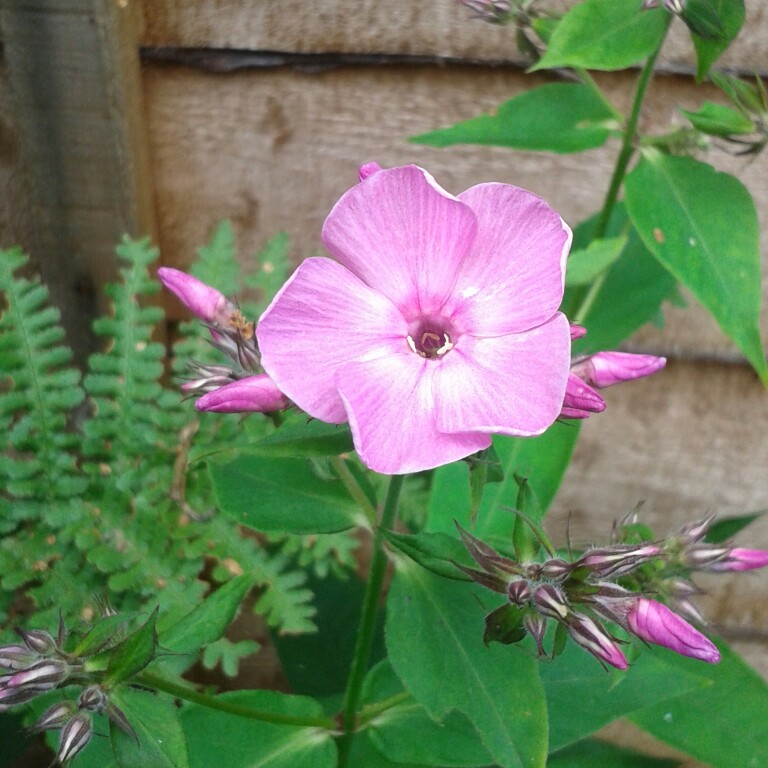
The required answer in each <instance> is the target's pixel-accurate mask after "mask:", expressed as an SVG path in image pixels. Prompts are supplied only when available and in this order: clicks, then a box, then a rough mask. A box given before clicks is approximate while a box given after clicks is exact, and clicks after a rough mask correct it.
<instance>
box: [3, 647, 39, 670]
mask: <svg viewBox="0 0 768 768" xmlns="http://www.w3.org/2000/svg"><path fill="white" fill-rule="evenodd" d="M38 658H39V656H38V655H37V654H36V653H32V651H30V650H29V647H28V646H26V645H5V646H3V647H2V648H0V670H3V669H6V670H8V671H10V672H17V671H18V670H20V669H26V668H27V667H28V666H29V665H30V664H31V663H32V662H33V661H36V660H37V659H38Z"/></svg>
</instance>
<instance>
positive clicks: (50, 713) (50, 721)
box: [28, 701, 77, 733]
mask: <svg viewBox="0 0 768 768" xmlns="http://www.w3.org/2000/svg"><path fill="white" fill-rule="evenodd" d="M76 711H77V704H75V702H74V701H61V702H59V703H58V704H54V705H53V706H52V707H49V708H48V709H46V710H45V712H44V713H43V714H42V715H41V716H40V717H39V719H38V720H37V721H36V722H35V724H34V725H31V726H30V727H29V729H28V731H29V733H40V732H41V731H58V730H59V728H63V727H64V726H65V725H66V724H67V722H68V721H69V719H70V718H71V717H72V716H73V715H74V714H75V712H76Z"/></svg>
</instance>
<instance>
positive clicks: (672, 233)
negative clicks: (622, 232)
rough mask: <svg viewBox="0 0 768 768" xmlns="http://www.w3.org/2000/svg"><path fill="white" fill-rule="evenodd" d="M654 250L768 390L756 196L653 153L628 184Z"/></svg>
mask: <svg viewBox="0 0 768 768" xmlns="http://www.w3.org/2000/svg"><path fill="white" fill-rule="evenodd" d="M625 186H626V203H627V210H628V211H629V215H630V217H631V218H632V221H633V223H634V224H635V226H636V227H637V230H638V232H639V233H640V236H641V237H642V238H643V242H644V243H645V245H646V247H647V248H648V249H649V250H650V251H651V253H653V255H654V256H655V257H656V258H657V259H658V260H659V261H660V262H661V263H662V264H663V265H664V266H665V267H666V268H667V269H668V270H669V271H670V272H671V273H672V274H673V275H674V276H675V277H676V278H677V279H678V280H679V281H680V282H681V283H683V284H684V285H686V286H687V287H688V288H689V289H690V290H691V292H692V293H693V294H694V295H695V296H696V298H697V299H698V300H699V301H700V302H701V303H702V304H703V305H704V306H705V307H706V308H707V309H708V310H709V311H710V312H711V313H712V316H713V317H714V318H715V320H717V322H718V324H719V325H720V328H722V330H723V332H724V333H725V334H726V335H728V336H729V337H730V338H731V339H732V340H733V341H734V342H735V343H736V345H737V346H738V347H739V349H741V351H742V352H743V353H744V355H745V356H746V357H747V359H748V360H749V362H750V363H751V364H752V366H753V367H754V368H755V370H756V371H757V373H758V374H759V376H760V378H761V379H762V380H763V382H764V383H765V384H767V385H768V365H766V361H765V352H764V350H763V345H762V341H761V340H760V329H759V316H760V302H761V298H762V297H761V289H760V284H761V273H760V247H759V226H758V221H757V213H756V211H755V204H754V202H753V200H752V196H751V195H750V194H749V192H748V191H747V189H746V188H745V187H744V185H743V184H742V183H741V182H740V181H739V180H738V179H736V178H735V177H733V176H731V175H729V174H727V173H718V172H717V171H715V169H714V168H712V166H710V165H707V164H706V163H702V162H699V161H698V160H693V159H692V158H690V157H670V156H668V155H662V154H661V153H659V152H657V151H655V150H648V151H646V153H645V155H644V157H643V159H642V160H641V161H640V163H639V164H638V166H637V167H636V168H635V169H634V170H633V171H632V172H631V173H630V174H629V175H628V176H627V179H626V185H625Z"/></svg>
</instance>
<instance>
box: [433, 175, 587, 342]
mask: <svg viewBox="0 0 768 768" xmlns="http://www.w3.org/2000/svg"><path fill="white" fill-rule="evenodd" d="M459 200H461V201H462V202H463V203H466V204H467V205H468V206H470V207H471V208H472V210H473V211H474V212H475V214H476V215H477V219H478V232H477V237H476V239H475V243H474V246H473V247H472V252H471V254H470V255H469V256H468V257H467V258H466V259H465V260H464V262H463V263H462V265H461V271H460V273H459V276H458V278H457V281H456V285H455V287H454V292H453V298H452V300H451V302H450V303H449V306H447V307H446V308H445V310H444V312H447V313H449V314H451V315H452V316H453V319H454V321H455V323H456V324H457V326H458V327H462V328H463V329H464V330H465V331H469V332H470V333H473V334H475V335H477V336H500V335H503V334H507V333H519V332H520V331H526V330H528V329H530V328H534V327H536V326H537V325H541V323H543V322H545V321H547V320H549V318H550V317H552V315H553V314H554V313H555V312H556V311H557V308H558V307H559V306H560V302H561V301H562V298H563V286H564V281H565V261H566V258H567V256H568V251H569V249H570V247H571V237H572V235H571V230H570V229H569V227H568V225H567V224H566V223H565V222H564V221H563V220H562V219H561V218H560V215H559V214H558V213H557V212H556V211H555V210H553V209H552V208H550V206H549V205H548V204H547V203H546V202H545V201H544V200H542V199H541V198H540V197H538V196H537V195H534V194H533V193H531V192H527V191H526V190H524V189H519V188H518V187H513V186H511V185H510V184H479V185H477V186H475V187H471V188H470V189H468V190H467V191H466V192H462V193H461V194H460V195H459Z"/></svg>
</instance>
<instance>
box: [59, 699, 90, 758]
mask: <svg viewBox="0 0 768 768" xmlns="http://www.w3.org/2000/svg"><path fill="white" fill-rule="evenodd" d="M92 733H93V722H92V720H91V716H90V715H89V714H87V713H86V712H79V713H78V714H77V715H75V716H74V717H73V718H72V719H71V720H70V721H69V722H68V723H67V724H66V725H65V726H64V728H63V729H62V731H61V738H60V740H59V751H58V752H57V753H56V760H57V761H58V762H59V763H61V764H62V765H63V764H64V763H66V762H67V761H68V760H71V759H72V758H73V757H74V756H75V755H77V754H78V753H79V752H80V751H81V750H82V749H83V747H85V745H86V744H87V743H88V742H89V741H90V739H91V734H92Z"/></svg>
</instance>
